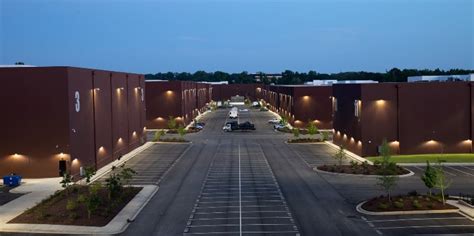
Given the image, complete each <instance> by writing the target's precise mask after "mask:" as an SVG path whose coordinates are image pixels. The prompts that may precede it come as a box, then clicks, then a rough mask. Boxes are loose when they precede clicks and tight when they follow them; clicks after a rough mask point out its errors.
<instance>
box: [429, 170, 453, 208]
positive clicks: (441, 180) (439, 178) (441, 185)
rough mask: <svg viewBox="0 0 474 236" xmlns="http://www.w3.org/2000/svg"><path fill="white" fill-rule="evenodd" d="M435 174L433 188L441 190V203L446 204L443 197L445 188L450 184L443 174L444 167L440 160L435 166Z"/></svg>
mask: <svg viewBox="0 0 474 236" xmlns="http://www.w3.org/2000/svg"><path fill="white" fill-rule="evenodd" d="M435 171H436V175H435V181H434V186H433V187H434V188H436V189H439V190H440V191H441V198H442V200H443V205H444V204H446V199H445V197H444V192H445V191H446V189H447V188H449V186H450V185H451V180H449V179H448V178H446V175H445V174H444V169H443V166H442V164H441V162H438V166H437V167H436V168H435Z"/></svg>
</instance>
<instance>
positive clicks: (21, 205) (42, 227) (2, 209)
mask: <svg viewBox="0 0 474 236" xmlns="http://www.w3.org/2000/svg"><path fill="white" fill-rule="evenodd" d="M152 145H153V143H151V142H147V143H145V144H144V145H142V146H140V147H138V148H136V149H135V150H133V151H131V152H130V153H128V154H126V155H124V156H123V157H122V158H121V159H120V160H115V161H114V162H111V163H109V164H108V165H106V166H104V167H103V168H101V169H100V170H98V171H97V173H96V175H94V177H93V178H92V181H95V180H97V179H99V178H100V177H101V176H103V175H106V174H107V173H108V172H109V171H110V169H111V168H112V166H119V165H121V164H123V163H124V162H126V161H128V160H130V159H131V158H133V157H134V156H135V155H137V154H138V153H140V152H142V151H143V150H145V149H147V148H148V147H150V146H152ZM61 179H62V178H60V177H58V178H43V179H24V180H23V181H22V185H20V186H18V187H16V188H14V189H12V190H10V192H12V193H25V195H23V196H21V197H19V198H17V199H15V200H13V201H11V202H9V203H7V204H5V205H2V206H0V234H1V232H17V233H46V234H118V233H121V232H123V231H124V230H125V229H126V228H127V227H128V225H129V224H130V222H131V221H133V220H134V219H135V217H136V216H137V215H138V214H139V213H140V211H141V210H142V209H143V208H144V207H145V206H146V204H147V203H148V202H149V201H150V199H151V198H152V197H153V196H154V195H155V194H156V192H157V191H158V189H159V187H158V186H156V185H145V186H140V187H143V189H142V191H140V192H139V193H138V194H137V195H136V196H135V198H133V199H132V200H131V201H130V202H129V203H128V204H127V205H126V206H125V207H124V208H123V209H122V211H120V213H119V214H117V215H116V216H115V217H114V218H113V219H112V220H111V221H110V222H109V223H108V224H107V225H106V226H103V227H93V226H74V225H50V224H7V222H9V221H10V220H12V219H14V218H15V217H17V216H19V215H20V214H22V213H23V212H24V211H26V210H27V209H29V208H32V207H34V206H35V205H37V204H38V203H39V202H41V201H42V200H43V199H45V198H47V197H49V196H50V195H52V194H53V193H54V192H56V191H57V190H61V189H62V187H61V185H60V183H59V182H60V181H61Z"/></svg>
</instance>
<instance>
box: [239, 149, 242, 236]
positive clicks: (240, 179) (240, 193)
mask: <svg viewBox="0 0 474 236" xmlns="http://www.w3.org/2000/svg"><path fill="white" fill-rule="evenodd" d="M240 168H241V166H240V143H239V206H240V209H239V212H240V214H239V215H240V217H239V218H240V236H242V178H241V169H240Z"/></svg>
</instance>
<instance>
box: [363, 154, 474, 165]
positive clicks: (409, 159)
mask: <svg viewBox="0 0 474 236" xmlns="http://www.w3.org/2000/svg"><path fill="white" fill-rule="evenodd" d="M367 159H368V160H370V161H375V160H380V157H367ZM392 160H393V161H394V162H396V163H426V161H429V162H430V163H436V162H438V160H441V161H445V162H450V163H468V162H474V153H453V154H417V155H393V156H392Z"/></svg>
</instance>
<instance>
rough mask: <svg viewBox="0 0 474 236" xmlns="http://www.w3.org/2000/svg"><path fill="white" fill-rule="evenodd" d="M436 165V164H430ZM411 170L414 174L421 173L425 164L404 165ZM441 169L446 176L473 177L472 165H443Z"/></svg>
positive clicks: (473, 169) (473, 168)
mask: <svg viewBox="0 0 474 236" xmlns="http://www.w3.org/2000/svg"><path fill="white" fill-rule="evenodd" d="M432 165H434V166H436V164H432ZM404 167H405V168H407V169H409V170H411V171H413V172H414V173H415V174H416V175H422V174H423V172H424V171H425V166H410V165H407V166H404ZM443 170H444V173H445V174H446V176H448V177H471V178H472V177H474V166H462V165H443Z"/></svg>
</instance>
